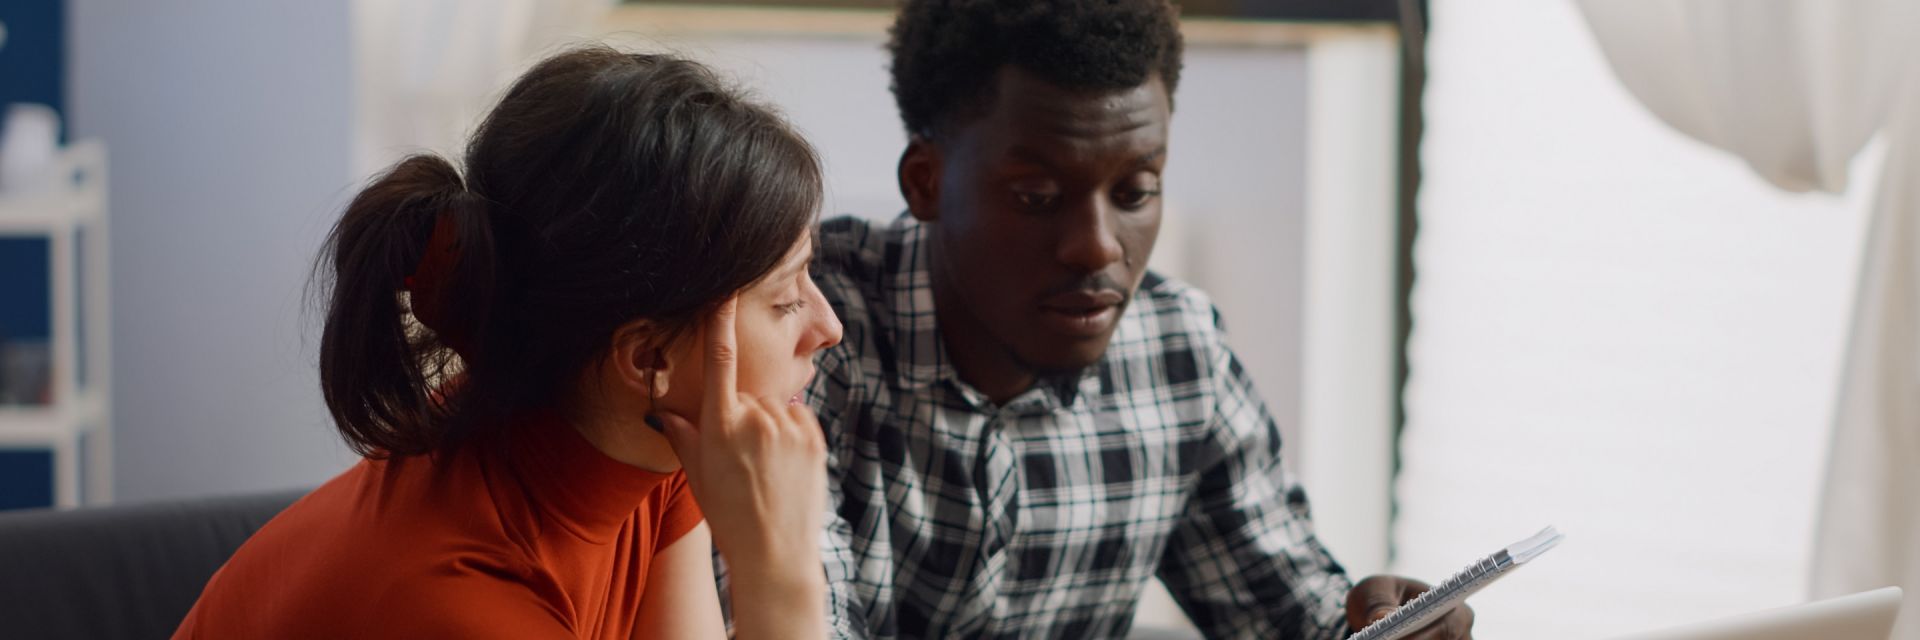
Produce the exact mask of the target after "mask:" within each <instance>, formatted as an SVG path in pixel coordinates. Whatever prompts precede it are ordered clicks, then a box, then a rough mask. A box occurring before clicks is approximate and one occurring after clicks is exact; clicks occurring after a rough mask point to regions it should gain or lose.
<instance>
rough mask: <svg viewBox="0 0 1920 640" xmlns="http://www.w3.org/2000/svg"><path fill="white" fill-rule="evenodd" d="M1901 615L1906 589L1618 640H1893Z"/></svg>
mask: <svg viewBox="0 0 1920 640" xmlns="http://www.w3.org/2000/svg"><path fill="white" fill-rule="evenodd" d="M1899 615H1900V588H1899V587H1887V588H1884V589H1876V590H1873V591H1867V592H1864V593H1856V594H1853V595H1850V596H1841V597H1838V598H1833V599H1830V600H1821V601H1819V602H1809V603H1807V604H1802V605H1795V606H1791V607H1782V608H1779V609H1771V610H1767V611H1760V612H1756V613H1749V614H1746V615H1742V616H1737V617H1733V618H1727V619H1725V620H1716V621H1712V622H1703V623H1698V624H1691V625H1687V626H1683V627H1675V628H1672V629H1666V630H1662V631H1655V632H1652V633H1642V634H1638V635H1631V636H1624V637H1620V638H1616V639H1615V640H1887V636H1889V635H1891V634H1892V633H1893V620H1894V618H1896V617H1898V616H1899Z"/></svg>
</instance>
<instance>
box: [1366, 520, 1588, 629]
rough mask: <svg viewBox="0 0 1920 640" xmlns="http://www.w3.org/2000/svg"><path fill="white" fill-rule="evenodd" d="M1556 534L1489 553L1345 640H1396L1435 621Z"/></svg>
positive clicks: (1548, 545)
mask: <svg viewBox="0 0 1920 640" xmlns="http://www.w3.org/2000/svg"><path fill="white" fill-rule="evenodd" d="M1563 537H1564V536H1561V535H1560V532H1558V531H1555V530H1554V529H1553V527H1547V528H1546V529H1543V530H1541V531H1540V533H1537V534H1534V536H1533V537H1531V538H1527V539H1525V540H1521V541H1519V542H1515V543H1513V544H1511V545H1508V546H1507V548H1505V549H1501V550H1499V551H1495V552H1493V555H1489V556H1487V557H1485V558H1481V559H1480V561H1479V562H1475V563H1473V564H1472V565H1469V566H1468V567H1467V568H1465V569H1462V570H1460V572H1459V573H1456V574H1453V576H1452V577H1449V578H1447V579H1446V580H1445V581H1443V582H1441V583H1440V584H1439V586H1436V587H1434V588H1433V589H1432V590H1430V591H1427V592H1426V593H1423V594H1420V597H1418V598H1414V599H1413V600H1411V601H1409V602H1407V603H1406V604H1403V605H1400V608H1398V609H1394V610H1393V613H1390V614H1387V617H1385V618H1381V619H1380V620H1378V621H1376V622H1374V623H1373V624H1370V625H1367V628H1365V629H1361V630H1360V632H1359V633H1356V634H1353V636H1352V637H1351V638H1349V639H1348V640H1396V639H1397V638H1403V637H1406V636H1408V635H1411V634H1412V633H1413V632H1415V631H1419V630H1420V629H1421V628H1423V627H1425V626H1427V625H1429V624H1432V623H1434V622H1435V621H1438V620H1439V619H1440V618H1441V617H1442V616H1444V615H1445V614H1446V613H1447V612H1448V611H1451V610H1453V608H1454V607H1456V606H1459V605H1460V603H1461V602H1464V601H1466V599H1467V596H1470V595H1473V594H1474V593H1476V592H1479V591H1480V590H1481V589H1484V588H1486V586H1487V585H1490V584H1493V581H1495V580H1499V579H1500V578H1501V576H1505V575H1507V574H1508V573H1512V572H1513V570H1514V569H1517V568H1519V567H1520V565H1523V564H1526V563H1528V562H1531V561H1533V559H1534V558H1538V557H1540V554H1542V553H1546V552H1547V550H1548V549H1552V548H1553V547H1554V546H1555V545H1558V544H1560V540H1561V538H1563Z"/></svg>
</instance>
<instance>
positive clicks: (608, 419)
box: [562, 402, 680, 473]
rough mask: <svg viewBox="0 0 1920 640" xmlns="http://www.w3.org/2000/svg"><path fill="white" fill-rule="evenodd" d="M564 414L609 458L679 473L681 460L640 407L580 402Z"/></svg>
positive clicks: (647, 468)
mask: <svg viewBox="0 0 1920 640" xmlns="http://www.w3.org/2000/svg"><path fill="white" fill-rule="evenodd" d="M562 413H563V415H565V416H566V418H567V422H569V423H572V424H573V428H574V429H576V430H578V431H579V432H580V435H581V436H582V437H585V438H586V439H587V442H588V443H591V444H592V445H593V448H595V449H599V450H600V452H601V453H604V454H607V457H609V458H613V459H614V460H618V461H620V462H622V463H625V464H627V465H631V466H634V467H638V468H640V469H643V470H646V471H652V472H655V473H671V472H674V471H679V470H680V458H679V457H678V456H675V455H674V454H673V447H672V446H671V445H670V444H668V443H667V437H666V436H664V435H661V434H660V433H659V432H657V431H654V430H653V428H652V427H648V426H647V425H646V422H645V421H644V420H643V419H642V416H644V415H645V410H644V409H642V408H640V407H611V406H605V405H603V404H601V403H593V402H577V403H574V407H572V408H571V410H567V411H563V412H562Z"/></svg>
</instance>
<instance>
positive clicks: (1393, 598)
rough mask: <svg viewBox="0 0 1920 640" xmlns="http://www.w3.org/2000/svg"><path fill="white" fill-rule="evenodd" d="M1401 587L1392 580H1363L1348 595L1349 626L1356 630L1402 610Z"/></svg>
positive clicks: (1379, 577)
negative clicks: (1399, 609)
mask: <svg viewBox="0 0 1920 640" xmlns="http://www.w3.org/2000/svg"><path fill="white" fill-rule="evenodd" d="M1401 595H1402V594H1401V589H1400V585H1398V584H1396V583H1395V581H1394V580H1393V579H1392V578H1387V577H1381V576H1375V577H1372V578H1368V579H1366V580H1362V581H1361V582H1360V584H1358V585H1355V586H1354V588H1353V591H1351V592H1349V593H1348V594H1347V624H1348V626H1351V627H1352V628H1354V629H1356V630H1357V629H1361V628H1364V627H1366V626H1367V625H1370V624H1373V623H1374V622H1377V621H1379V620H1380V619H1381V618H1385V617H1387V614H1390V613H1393V611H1394V610H1395V609H1398V608H1400V603H1401Z"/></svg>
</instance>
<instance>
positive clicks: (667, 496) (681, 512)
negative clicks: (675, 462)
mask: <svg viewBox="0 0 1920 640" xmlns="http://www.w3.org/2000/svg"><path fill="white" fill-rule="evenodd" d="M663 489H664V490H663V491H662V495H661V498H662V499H661V500H660V501H659V503H658V504H659V505H660V507H659V508H660V515H659V517H658V519H657V520H656V521H657V522H659V523H660V528H659V532H660V536H659V538H658V540H659V541H658V542H656V543H654V545H653V552H654V553H656V554H657V553H660V551H661V550H664V549H666V548H667V547H668V546H671V545H672V544H673V543H675V542H678V541H679V540H680V538H681V537H682V536H685V535H687V533H689V532H691V531H693V529H694V527H698V526H700V521H702V520H705V519H707V516H706V514H703V513H701V512H700V503H698V502H695V501H694V499H693V490H692V489H691V488H690V487H689V486H688V485H687V472H685V471H681V472H678V473H675V474H674V475H673V479H672V480H668V481H667V482H666V483H665V484H664V485H663Z"/></svg>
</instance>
